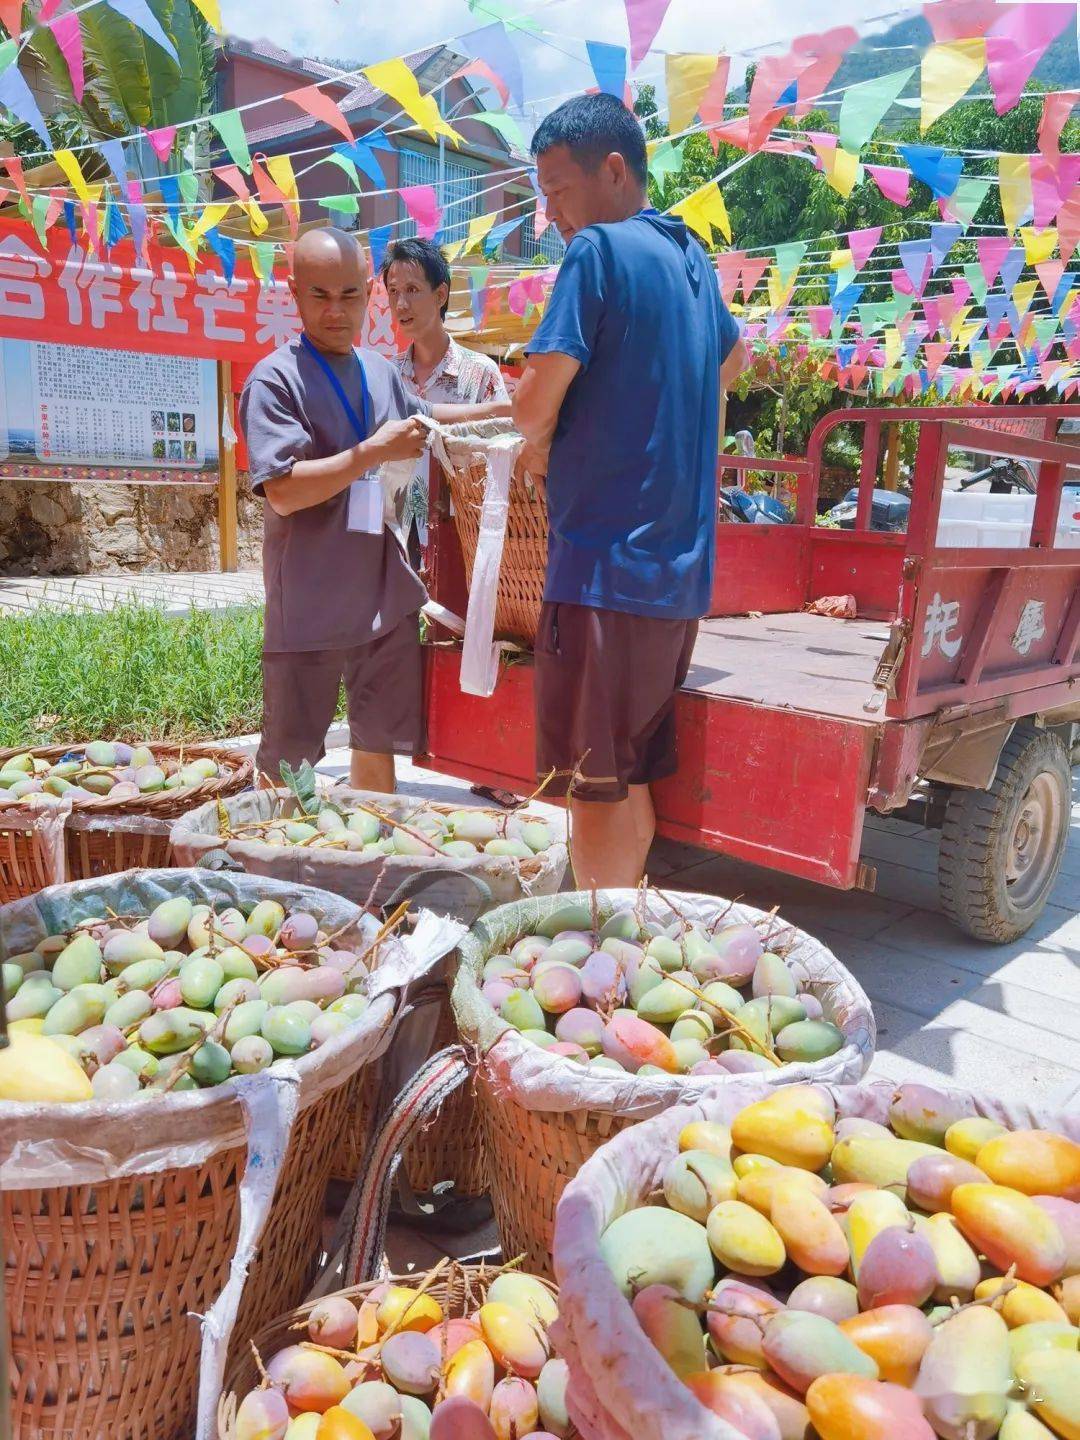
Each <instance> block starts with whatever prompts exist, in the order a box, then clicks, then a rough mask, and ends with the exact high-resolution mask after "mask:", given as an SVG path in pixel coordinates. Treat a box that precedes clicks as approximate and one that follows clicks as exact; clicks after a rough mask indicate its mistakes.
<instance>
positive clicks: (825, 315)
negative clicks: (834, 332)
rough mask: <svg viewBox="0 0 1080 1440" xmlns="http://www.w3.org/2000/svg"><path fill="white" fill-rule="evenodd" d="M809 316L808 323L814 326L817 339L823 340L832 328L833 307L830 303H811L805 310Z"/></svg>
mask: <svg viewBox="0 0 1080 1440" xmlns="http://www.w3.org/2000/svg"><path fill="white" fill-rule="evenodd" d="M806 313H807V315H808V316H809V317H810V324H811V325H812V326H813V328H814V334H815V336H816V337H817V339H819V340H824V339H825V337H826V335H828V333H829V331H830V330H831V329H832V322H833V318H834V317H833V307H832V306H831V305H811V306H810V307H809V309H808V310H807V312H806Z"/></svg>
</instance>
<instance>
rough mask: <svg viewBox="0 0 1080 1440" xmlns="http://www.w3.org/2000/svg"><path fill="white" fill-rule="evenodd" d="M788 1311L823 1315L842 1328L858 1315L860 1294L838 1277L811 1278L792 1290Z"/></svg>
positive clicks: (822, 1276)
mask: <svg viewBox="0 0 1080 1440" xmlns="http://www.w3.org/2000/svg"><path fill="white" fill-rule="evenodd" d="M787 1308H788V1309H789V1310H808V1311H809V1312H810V1314H811V1315H824V1316H825V1318H826V1320H831V1321H832V1322H833V1323H834V1324H835V1325H839V1324H840V1323H841V1322H842V1321H844V1320H850V1319H851V1317H852V1316H853V1315H857V1314H858V1313H859V1294H858V1291H857V1290H856V1289H855V1286H854V1285H852V1283H851V1281H850V1280H842V1279H840V1278H839V1277H838V1276H835V1275H811V1276H810V1277H809V1278H808V1279H806V1280H802V1281H800V1282H799V1284H798V1285H796V1286H795V1289H794V1290H792V1292H791V1294H790V1295H789V1296H788V1302H787Z"/></svg>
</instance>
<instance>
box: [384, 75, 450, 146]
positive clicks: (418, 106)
mask: <svg viewBox="0 0 1080 1440" xmlns="http://www.w3.org/2000/svg"><path fill="white" fill-rule="evenodd" d="M363 75H364V77H365V78H366V79H367V80H369V81H370V82H371V84H372V85H374V86H375V89H376V90H381V91H383V93H384V94H386V95H389V96H390V98H391V100H394V101H396V102H397V104H398V105H400V106H401V108H402V110H404V111H405V113H406V115H408V117H409V119H410V120H413V121H414V122H415V123H416V124H417V125H418V126H419V127H420V129H421V130H426V131H427V133H428V134H429V135H430V136H431V138H432V139H433V140H436V139H438V137H439V136H440V135H445V136H446V138H447V139H448V140H451V141H453V143H454V144H455V145H459V144H460V143H461V136H460V135H459V134H458V133H457V131H456V130H455V129H454V127H453V126H452V125H449V124H447V122H446V121H445V120H444V119H443V117H442V115H441V114H440V113H439V107H438V105H437V104H436V103H435V97H434V96H432V95H421V94H420V86H419V84H418V83H417V79H416V76H415V75H414V74H413V72H412V71H411V70H410V69H409V67H408V66H407V65H406V64H405V61H404V60H402V59H400V58H398V59H395V60H384V61H383V62H382V63H381V64H379V65H368V66H367V67H366V69H365V70H364V71H363Z"/></svg>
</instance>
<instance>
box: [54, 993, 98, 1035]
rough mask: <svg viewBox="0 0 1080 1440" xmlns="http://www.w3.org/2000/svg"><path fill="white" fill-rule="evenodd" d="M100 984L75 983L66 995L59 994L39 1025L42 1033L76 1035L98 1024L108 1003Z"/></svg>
mask: <svg viewBox="0 0 1080 1440" xmlns="http://www.w3.org/2000/svg"><path fill="white" fill-rule="evenodd" d="M103 989H104V987H103V986H101V985H93V984H87V985H76V986H75V987H74V989H72V990H69V991H68V993H67V994H66V995H61V997H60V999H59V1000H57V1002H56V1004H55V1005H53V1007H52V1009H51V1010H50V1011H49V1013H48V1014H47V1015H46V1016H45V1018H44V1022H43V1024H42V1027H41V1033H42V1034H43V1035H78V1034H79V1032H80V1031H81V1030H88V1029H89V1028H90V1027H91V1025H100V1024H101V1022H102V1020H104V1018H105V1011H106V1009H107V1008H108V1005H109V1003H110V998H109V996H108V995H106V994H103V993H102V991H103Z"/></svg>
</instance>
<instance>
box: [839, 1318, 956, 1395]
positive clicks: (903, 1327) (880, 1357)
mask: <svg viewBox="0 0 1080 1440" xmlns="http://www.w3.org/2000/svg"><path fill="white" fill-rule="evenodd" d="M840 1329H841V1330H842V1331H843V1332H844V1334H845V1335H846V1336H847V1337H848V1339H849V1340H853V1341H854V1342H855V1344H856V1345H857V1346H858V1347H859V1349H860V1350H862V1351H863V1352H864V1353H865V1354H867V1355H869V1356H870V1358H871V1359H872V1360H874V1361H875V1362H876V1364H877V1367H878V1373H879V1376H880V1378H881V1379H882V1380H886V1381H888V1382H889V1383H890V1384H893V1385H903V1386H905V1387H907V1388H908V1389H910V1388H911V1386H912V1385H914V1384H915V1380H916V1378H917V1376H918V1373H919V1365H920V1363H921V1361H922V1357H923V1355H924V1354H925V1353H926V1350H927V1347H928V1346H929V1344H930V1341H931V1339H932V1338H933V1334H934V1330H933V1326H932V1325H931V1324H930V1321H929V1320H927V1318H926V1316H925V1315H924V1314H923V1313H922V1311H921V1310H918V1309H916V1307H915V1306H914V1305H882V1306H879V1307H877V1308H875V1309H871V1310H864V1311H863V1312H862V1314H861V1315H853V1316H851V1317H850V1318H849V1319H847V1320H841V1321H840Z"/></svg>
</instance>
